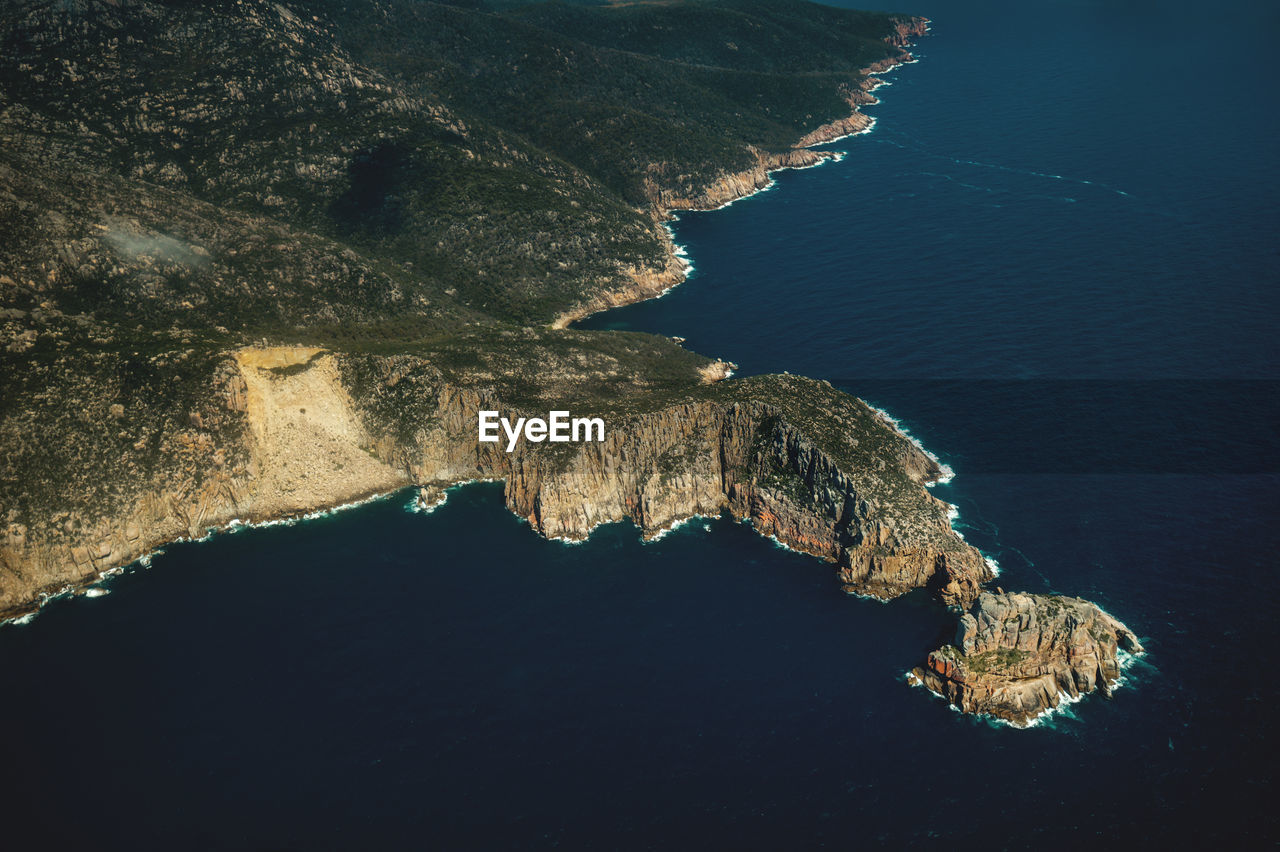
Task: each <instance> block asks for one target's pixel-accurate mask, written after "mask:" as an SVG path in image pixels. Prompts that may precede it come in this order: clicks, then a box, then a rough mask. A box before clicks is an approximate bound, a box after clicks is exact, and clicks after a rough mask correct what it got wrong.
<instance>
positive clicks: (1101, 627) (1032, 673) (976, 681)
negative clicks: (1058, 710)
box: [912, 591, 1142, 726]
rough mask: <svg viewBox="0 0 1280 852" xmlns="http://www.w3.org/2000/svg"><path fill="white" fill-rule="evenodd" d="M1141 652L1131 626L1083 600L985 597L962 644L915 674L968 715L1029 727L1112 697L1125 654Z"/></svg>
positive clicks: (961, 634) (967, 621)
mask: <svg viewBox="0 0 1280 852" xmlns="http://www.w3.org/2000/svg"><path fill="white" fill-rule="evenodd" d="M1121 649H1123V650H1125V651H1128V652H1129V653H1134V654H1137V653H1141V652H1142V645H1141V643H1139V642H1138V638H1137V636H1135V635H1134V634H1133V632H1132V631H1131V630H1129V628H1127V627H1125V626H1124V625H1123V624H1121V623H1120V622H1119V621H1117V620H1116V619H1114V618H1112V617H1111V616H1110V615H1108V614H1107V613H1105V612H1103V611H1102V610H1101V609H1099V608H1098V607H1097V606H1096V605H1094V604H1091V603H1089V602H1088V601H1085V600H1081V599H1080V598H1070V597H1064V596H1060V595H1033V594H1020V593H1016V592H1008V593H993V592H985V591H984V592H982V593H981V595H979V596H978V599H977V601H976V602H975V603H974V605H973V608H972V609H971V610H970V611H969V612H967V613H965V615H964V616H962V617H961V619H960V624H959V627H958V628H957V630H956V639H955V644H954V645H945V646H943V647H942V648H939V649H938V650H936V651H934V652H932V653H931V654H929V659H928V661H927V662H926V663H925V665H924V666H921V667H919V668H916V669H915V670H914V671H913V672H912V675H913V676H914V677H915V678H916V680H917V681H919V682H920V683H923V684H924V685H925V686H926V687H927V688H929V689H930V690H932V691H933V692H935V693H937V694H938V695H941V696H942V697H943V698H946V699H947V700H948V701H950V702H951V703H952V704H953V705H954V706H955V707H957V708H959V709H960V710H963V711H964V712H966V713H986V714H989V715H991V716H995V717H997V718H1000V719H1005V720H1007V721H1009V722H1012V723H1014V724H1015V725H1020V726H1022V725H1026V724H1028V723H1029V722H1031V721H1032V720H1033V719H1035V718H1036V717H1037V716H1038V715H1040V714H1041V713H1043V712H1044V711H1046V710H1050V709H1052V708H1054V707H1057V706H1058V704H1060V703H1061V702H1062V701H1063V700H1065V699H1068V698H1077V697H1079V696H1081V695H1084V694H1086V693H1090V692H1093V691H1095V690H1099V691H1101V692H1102V693H1103V694H1104V695H1110V693H1111V688H1112V686H1113V685H1114V684H1115V682H1116V680H1117V679H1118V678H1119V677H1120V664H1119V661H1118V659H1117V657H1118V654H1119V651H1120V650H1121Z"/></svg>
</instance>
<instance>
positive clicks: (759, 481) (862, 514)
mask: <svg viewBox="0 0 1280 852" xmlns="http://www.w3.org/2000/svg"><path fill="white" fill-rule="evenodd" d="M356 362H359V363H356ZM233 363H234V369H235V371H236V372H235V374H234V375H231V376H229V377H225V378H224V380H223V392H222V395H221V403H222V405H223V407H224V412H223V416H225V417H228V418H232V419H235V420H237V421H239V422H240V424H241V427H242V428H241V429H240V430H239V433H240V435H241V439H240V441H239V442H238V443H237V444H235V445H231V446H213V445H212V444H210V445H208V446H207V447H206V448H205V450H206V457H205V460H204V462H203V464H205V465H207V467H206V469H205V470H204V471H203V473H204V482H203V483H202V484H201V486H200V487H198V488H191V489H188V490H183V489H182V486H181V484H180V483H181V482H184V481H185V482H190V481H191V479H192V476H191V474H190V473H183V472H181V471H178V472H175V473H174V474H173V475H171V476H170V477H169V482H170V483H173V482H175V481H177V482H178V483H179V484H177V485H174V484H168V485H165V484H162V483H156V485H155V487H153V488H151V489H147V490H144V491H143V492H142V493H141V494H139V495H138V496H137V497H136V498H135V499H134V500H132V501H131V505H130V507H129V508H127V509H125V510H124V511H122V512H121V513H120V514H119V515H117V516H113V517H102V518H98V519H96V520H94V521H92V522H89V519H82V518H71V519H69V520H68V525H67V526H66V527H65V529H54V530H51V531H47V532H46V533H45V534H44V535H43V536H41V537H39V538H36V537H35V536H33V535H28V531H27V530H26V529H22V530H12V529H11V530H10V531H9V534H8V536H7V538H6V540H5V542H4V545H3V553H0V556H3V558H4V560H5V565H6V566H7V567H8V568H9V569H10V571H11V572H12V573H16V574H18V575H19V576H21V577H23V578H24V579H25V581H26V582H25V583H23V584H21V585H20V584H18V583H13V582H10V583H6V585H5V587H4V589H3V595H4V598H3V608H0V616H2V617H5V618H14V617H21V616H24V615H26V614H28V613H30V612H32V611H34V610H35V609H37V608H38V606H39V605H40V604H41V603H42V602H43V601H44V600H46V599H48V598H49V597H51V596H56V595H59V594H62V593H65V592H66V591H67V590H68V589H69V588H71V589H74V588H79V587H84V586H88V585H91V584H93V583H96V582H98V581H99V580H100V579H101V578H102V577H103V576H104V575H105V574H107V573H108V572H110V571H112V570H114V569H117V568H119V567H121V566H124V565H127V564H130V563H132V562H135V561H136V560H138V559H140V558H142V557H144V556H146V555H147V554H150V553H152V552H153V551H155V550H156V549H157V548H159V547H161V546H163V545H164V544H167V543H169V542H172V541H175V540H178V539H199V538H203V537H204V536H206V535H208V534H209V533H210V532H214V531H217V530H221V529H226V528H227V527H228V526H229V525H233V524H236V523H263V522H268V521H274V520H278V519H284V518H296V517H299V516H303V515H306V514H309V513H313V512H316V511H322V510H325V509H329V508H332V507H335V506H341V505H346V504H351V503H355V502H359V501H362V500H366V499H369V498H371V497H374V496H378V495H381V494H385V493H388V492H392V491H396V490H399V489H401V488H404V487H406V486H410V485H414V486H418V487H419V488H421V489H422V490H421V492H420V493H421V500H422V502H423V503H424V504H430V503H431V502H433V500H434V499H437V498H438V497H439V495H440V494H441V493H442V492H443V490H444V489H445V488H448V487H451V486H453V485H456V484H460V483H464V482H469V481H473V480H476V479H501V480H503V481H504V482H505V483H506V486H505V499H506V503H507V506H508V508H510V510H511V511H512V512H514V513H515V514H517V515H519V516H521V517H523V518H525V519H526V520H528V521H529V523H530V524H531V525H532V526H533V528H534V529H535V530H537V531H538V532H539V533H541V534H542V535H544V536H546V537H548V538H560V539H568V540H583V539H585V538H586V537H587V536H588V535H589V534H590V532H591V530H592V529H594V528H595V527H596V526H598V525H600V524H603V523H611V522H615V521H621V520H628V519H629V520H631V521H632V522H634V523H635V524H636V526H637V527H639V529H640V531H641V534H642V535H644V536H646V537H652V536H654V535H657V534H659V533H661V532H662V531H663V530H666V529H669V528H670V527H671V526H672V525H674V524H677V523H679V522H681V521H683V520H685V519H687V518H689V517H691V516H695V515H718V514H720V513H722V512H729V513H730V514H732V515H733V516H734V517H737V518H739V519H741V520H750V521H751V522H752V524H753V525H754V526H755V528H756V529H757V530H758V531H759V532H760V533H761V534H762V535H766V536H773V537H774V538H776V539H777V540H778V541H780V542H781V543H783V544H785V545H787V546H788V547H791V548H792V549H795V550H798V551H801V552H804V553H809V554H811V555H813V556H816V557H818V558H820V559H823V560H825V561H828V562H831V563H833V564H835V565H836V567H837V569H838V572H839V577H840V580H841V582H842V583H843V586H844V588H845V590H846V591H848V592H850V593H854V594H862V595H869V596H875V597H880V598H885V599H888V598H892V597H896V596H897V595H900V594H903V593H905V592H908V591H911V590H912V589H916V588H929V589H931V590H932V591H934V593H935V594H937V595H938V597H939V598H940V599H941V600H943V601H944V602H947V603H950V604H955V605H967V604H968V603H970V602H971V601H972V600H974V599H975V597H976V596H977V594H978V592H979V587H980V585H981V584H982V583H984V582H986V581H988V580H990V579H992V574H991V570H990V568H989V567H988V566H987V565H986V563H985V562H984V561H983V558H982V555H981V554H980V553H979V552H978V551H977V550H976V549H975V548H973V547H971V546H969V545H967V544H965V543H964V542H963V540H962V539H960V538H959V537H958V536H956V535H955V534H954V532H953V531H952V530H951V527H950V522H949V517H948V509H949V506H948V505H947V504H945V503H943V502H942V501H940V500H937V499H936V498H934V497H933V496H932V495H931V494H929V493H928V491H927V490H926V488H925V486H926V485H927V484H928V483H930V482H932V481H934V480H936V479H937V478H939V477H940V476H941V474H942V470H941V468H940V467H939V466H938V464H937V462H936V461H934V460H933V459H932V458H930V457H929V456H928V455H927V454H926V453H925V452H924V451H922V450H921V449H920V448H919V447H918V446H917V445H916V444H915V443H913V442H912V441H911V440H910V439H909V438H907V437H906V436H904V435H902V434H901V433H899V432H897V431H896V430H894V429H893V428H892V427H891V426H890V425H889V424H887V423H886V422H885V421H884V420H883V418H881V417H880V416H879V415H878V413H877V412H875V411H873V410H872V409H870V408H869V407H867V406H866V405H865V404H864V403H862V402H861V401H860V400H856V399H854V398H852V397H848V396H846V395H845V394H843V393H840V392H839V391H836V390H834V389H832V388H830V386H828V385H826V384H825V383H822V382H817V381H813V380H809V379H802V378H800V377H792V376H772V377H758V378H755V379H747V380H733V381H726V380H722V379H721V380H718V381H715V382H710V383H708V382H707V381H706V373H707V372H708V371H710V372H711V373H713V374H715V375H716V376H717V377H719V376H720V375H723V372H724V371H725V370H727V365H725V364H724V363H723V362H710V363H709V364H707V365H705V366H703V367H701V368H699V369H697V370H696V371H691V373H692V375H691V376H690V380H691V382H696V387H697V388H701V389H702V390H701V391H698V392H695V393H694V394H693V395H691V398H690V399H687V400H683V401H675V402H673V403H672V404H670V405H667V406H663V407H660V408H657V409H655V410H652V411H647V412H644V413H640V414H635V415H631V416H628V417H626V418H624V419H621V420H617V419H615V420H613V425H611V427H610V431H609V433H608V435H607V437H606V440H605V441H604V442H601V443H589V444H583V445H576V446H574V447H573V448H572V450H571V451H556V452H553V451H552V450H551V446H550V445H529V444H524V443H522V444H521V445H519V446H518V447H517V449H516V451H515V452H512V453H506V452H503V451H502V450H501V449H500V448H499V447H498V446H497V445H493V444H481V443H479V442H478V441H477V437H476V432H475V424H476V422H477V416H478V412H479V411H480V410H481V409H482V408H484V409H496V410H499V411H502V412H503V413H504V416H508V415H510V416H511V417H513V418H514V417H515V416H517V415H519V414H520V413H521V410H520V409H517V408H513V407H512V406H510V405H508V404H507V403H505V402H504V401H503V399H502V398H501V397H500V396H499V395H497V394H495V393H493V392H492V391H487V390H475V389H472V388H471V387H468V386H464V385H459V384H455V383H453V382H450V381H447V380H442V379H441V377H440V376H439V374H438V373H437V372H436V371H435V370H434V368H433V366H432V365H431V363H430V361H429V359H424V358H417V357H412V356H396V357H391V358H380V357H374V356H368V357H365V358H354V357H352V356H342V355H338V354H335V353H332V352H327V351H324V350H319V349H315V348H313V347H266V348H262V347H254V348H249V349H245V350H241V351H239V352H237V353H235V356H234V358H233ZM362 370H363V371H368V372H371V373H372V374H373V375H374V376H376V378H375V380H374V381H367V380H359V379H357V378H356V375H357V373H358V372H359V371H362ZM699 395H700V396H699ZM792 397H795V398H804V399H807V400H809V402H810V404H811V405H813V406H815V407H816V408H820V409H821V410H822V411H823V415H822V417H824V418H825V419H823V420H818V419H812V420H810V419H809V418H813V417H814V414H813V413H812V412H803V413H801V412H795V411H790V410H788V408H787V403H786V402H785V400H788V399H790V398H792ZM379 409H381V410H387V409H390V410H395V411H404V412H411V413H406V414H405V415H404V421H390V422H389V421H385V420H383V421H380V420H379V419H378V417H377V416H376V415H375V414H374V412H375V411H376V410H379ZM212 416H213V414H208V415H203V416H202V419H203V418H205V417H212ZM793 417H795V418H798V419H804V420H806V421H808V423H807V426H804V427H801V426H799V425H797V424H796V423H793V422H792V419H791V418H793ZM409 418H412V420H410V419H409ZM818 429H821V430H822V431H824V432H826V433H827V434H829V435H835V436H837V437H838V438H839V439H840V440H841V441H852V442H853V444H855V445H856V444H858V443H860V442H866V443H867V444H874V446H875V447H876V449H875V450H874V453H875V456H876V460H877V462H878V465H877V466H876V467H877V469H865V470H864V469H859V468H858V467H855V466H854V465H853V464H851V463H849V462H848V461H845V462H841V461H839V460H837V459H836V458H834V457H833V455H832V454H831V452H830V451H828V450H826V449H824V448H823V447H822V446H820V444H819V443H818V442H817V441H815V440H814V438H813V437H812V435H811V434H809V433H810V432H813V431H815V430H818ZM868 452H872V451H871V450H868ZM859 467H860V466H859ZM866 467H867V468H871V467H872V466H871V465H866Z"/></svg>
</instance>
